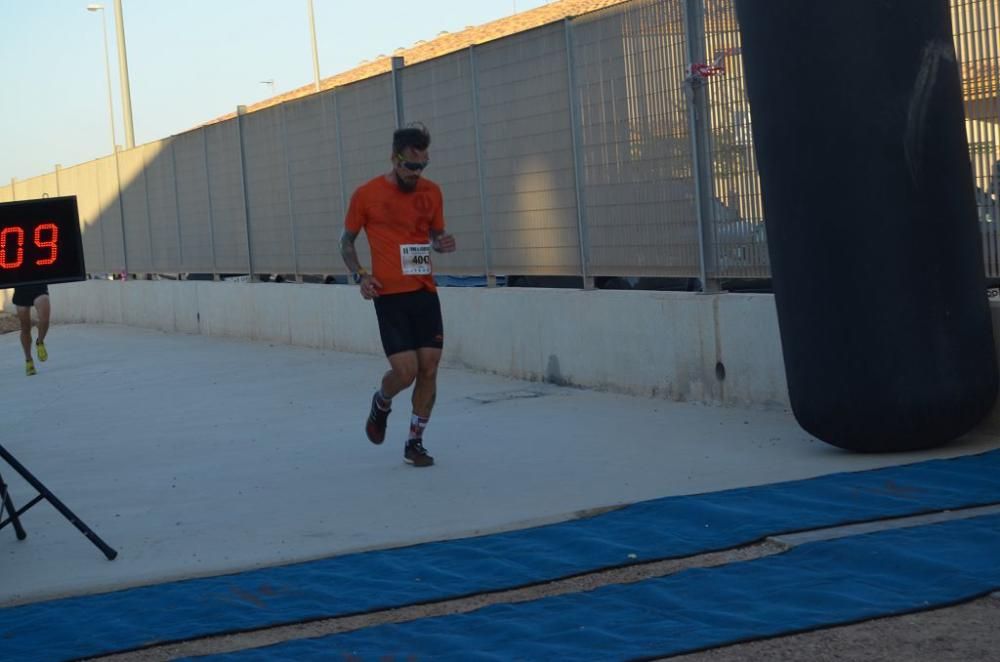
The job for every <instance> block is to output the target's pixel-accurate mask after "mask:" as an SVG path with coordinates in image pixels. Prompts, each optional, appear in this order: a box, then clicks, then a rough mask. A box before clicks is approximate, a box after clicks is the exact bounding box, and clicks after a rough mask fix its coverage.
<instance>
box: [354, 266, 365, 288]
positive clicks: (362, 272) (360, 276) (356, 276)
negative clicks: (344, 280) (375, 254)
mask: <svg viewBox="0 0 1000 662" xmlns="http://www.w3.org/2000/svg"><path fill="white" fill-rule="evenodd" d="M367 275H368V272H367V271H365V270H364V269H361V270H360V271H358V272H356V273H353V274H351V279H352V280H353V281H354V284H355V285H360V284H361V280H362V279H363V278H364V277H365V276H367Z"/></svg>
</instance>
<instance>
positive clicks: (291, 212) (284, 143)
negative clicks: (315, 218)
mask: <svg viewBox="0 0 1000 662" xmlns="http://www.w3.org/2000/svg"><path fill="white" fill-rule="evenodd" d="M278 107H279V108H280V109H281V110H280V112H281V151H282V153H283V154H284V157H285V185H286V186H287V187H288V228H289V231H290V232H291V233H292V262H294V264H295V280H296V281H297V280H299V246H298V239H297V238H296V236H295V200H294V199H293V197H292V163H291V160H290V158H289V154H288V122H287V121H286V119H285V112H286V111H285V104H281V105H280V106H278Z"/></svg>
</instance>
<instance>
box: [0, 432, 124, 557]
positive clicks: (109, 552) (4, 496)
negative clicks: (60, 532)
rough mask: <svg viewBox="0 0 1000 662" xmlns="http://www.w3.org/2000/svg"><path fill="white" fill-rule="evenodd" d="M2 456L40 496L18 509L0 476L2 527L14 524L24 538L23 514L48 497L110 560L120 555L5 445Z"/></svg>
mask: <svg viewBox="0 0 1000 662" xmlns="http://www.w3.org/2000/svg"><path fill="white" fill-rule="evenodd" d="M0 458H2V459H3V460H4V462H6V463H7V464H9V465H10V466H11V467H13V469H14V471H16V472H17V473H19V474H21V478H23V479H24V480H25V481H26V482H27V483H28V484H29V485H31V486H32V487H33V488H35V489H36V490H37V491H38V496H36V497H35V498H34V499H32V500H31V501H29V502H28V505H26V506H24V507H22V508H21V509H20V510H18V509H17V508H15V507H14V502H13V501H11V499H10V493H9V492H8V491H7V484H6V483H5V482H3V476H0V529H2V528H3V527H5V526H7V525H8V524H12V525H13V526H14V533H15V534H16V535H17V539H18V540H24V539H25V538H26V537H27V536H28V534H27V533H25V531H24V527H22V526H21V515H22V514H24V512H25V511H26V510H28V509H29V508H31V507H32V506H34V505H35V504H36V503H38V502H39V501H41V500H42V499H46V500H47V501H48V502H49V503H51V504H52V507H53V508H55V509H56V510H58V511H59V512H60V513H61V514H62V516H63V517H65V518H66V519H67V520H69V523H70V524H72V525H73V526H75V527H76V528H77V529H79V530H80V533H82V534H83V535H85V536H86V537H87V540H89V541H90V542H92V543H94V545H96V546H97V548H98V549H99V550H101V551H102V552H104V555H105V556H106V557H108V560H109V561H112V560H114V558H115V557H116V556H118V552H116V551H115V550H113V549H111V548H110V547H108V545H107V543H105V542H104V541H103V540H101V538H100V536H98V535H97V534H96V533H94V532H93V531H91V530H90V527H88V526H87V525H86V524H84V523H83V522H82V521H80V518H78V517H77V516H76V515H74V514H73V511H72V510H70V509H69V508H67V507H66V504H64V503H63V502H62V501H60V500H59V499H57V498H56V495H55V494H53V493H52V492H50V491H49V488H47V487H45V485H43V484H42V482H41V481H40V480H38V479H37V478H35V477H34V476H33V475H31V472H30V471H28V470H27V469H25V468H24V465H23V464H21V463H20V462H18V461H17V460H16V459H15V458H14V456H13V455H11V454H10V453H9V452H7V449H6V448H4V447H3V446H0ZM4 510H6V511H7V512H9V513H10V516H9V517H8V518H7V519H3V512H4Z"/></svg>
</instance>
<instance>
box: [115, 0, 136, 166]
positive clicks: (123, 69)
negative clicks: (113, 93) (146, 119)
mask: <svg viewBox="0 0 1000 662" xmlns="http://www.w3.org/2000/svg"><path fill="white" fill-rule="evenodd" d="M115 25H116V27H117V28H118V76H119V78H120V79H121V84H122V115H123V116H124V117H125V148H126V149H132V148H133V147H135V133H134V132H133V131H132V94H131V93H130V92H129V85H128V58H127V57H126V56H125V18H124V17H123V16H122V0H115Z"/></svg>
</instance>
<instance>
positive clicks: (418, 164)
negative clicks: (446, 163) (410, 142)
mask: <svg viewBox="0 0 1000 662" xmlns="http://www.w3.org/2000/svg"><path fill="white" fill-rule="evenodd" d="M398 158H399V165H401V166H403V167H404V168H406V169H407V170H409V171H411V172H420V171H421V170H423V169H424V168H426V167H427V164H428V163H430V161H404V160H403V157H402V156H400V157H398Z"/></svg>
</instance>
